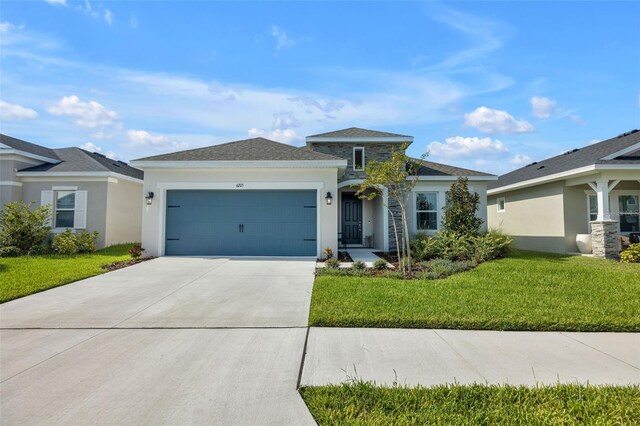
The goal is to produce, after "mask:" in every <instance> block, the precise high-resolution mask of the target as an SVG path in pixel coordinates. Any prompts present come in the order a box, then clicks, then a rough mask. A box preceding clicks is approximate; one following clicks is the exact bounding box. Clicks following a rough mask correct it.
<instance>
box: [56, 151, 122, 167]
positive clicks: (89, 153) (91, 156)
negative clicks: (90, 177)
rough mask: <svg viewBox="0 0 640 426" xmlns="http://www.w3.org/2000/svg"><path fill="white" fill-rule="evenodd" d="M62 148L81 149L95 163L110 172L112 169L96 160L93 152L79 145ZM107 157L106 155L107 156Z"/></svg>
mask: <svg viewBox="0 0 640 426" xmlns="http://www.w3.org/2000/svg"><path fill="white" fill-rule="evenodd" d="M60 149H74V150H78V151H80V152H81V153H82V154H84V155H86V156H87V157H89V158H90V159H91V161H93V162H94V163H96V164H97V165H98V166H100V168H101V169H104V170H106V171H108V172H110V171H111V170H109V168H108V167H107V166H105V165H104V164H102V163H101V162H99V161H98V160H96V159H95V158H94V157H93V154H94V153H93V152H89V151H87V150H86V149H83V148H80V147H77V146H71V147H67V148H60ZM105 158H106V157H105Z"/></svg>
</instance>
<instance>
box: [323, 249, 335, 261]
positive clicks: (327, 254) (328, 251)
mask: <svg viewBox="0 0 640 426" xmlns="http://www.w3.org/2000/svg"><path fill="white" fill-rule="evenodd" d="M323 252H324V255H325V257H326V258H327V259H333V249H332V248H331V247H325V249H324V250H323Z"/></svg>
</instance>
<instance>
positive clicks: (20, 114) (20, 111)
mask: <svg viewBox="0 0 640 426" xmlns="http://www.w3.org/2000/svg"><path fill="white" fill-rule="evenodd" d="M37 116H38V113H37V112H36V111H34V110H32V109H31V108H26V107H23V106H22V105H17V104H10V103H9V102H5V101H0V117H2V118H4V119H5V120H11V119H14V120H25V119H30V118H36V117H37Z"/></svg>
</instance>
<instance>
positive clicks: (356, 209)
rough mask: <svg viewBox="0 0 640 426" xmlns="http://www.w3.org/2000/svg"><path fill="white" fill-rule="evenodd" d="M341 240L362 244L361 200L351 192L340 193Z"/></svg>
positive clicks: (346, 242) (345, 242)
mask: <svg viewBox="0 0 640 426" xmlns="http://www.w3.org/2000/svg"><path fill="white" fill-rule="evenodd" d="M342 240H343V243H344V244H362V200H361V199H359V198H358V197H356V196H355V195H353V194H342Z"/></svg>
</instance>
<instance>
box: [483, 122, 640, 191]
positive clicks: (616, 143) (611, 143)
mask: <svg viewBox="0 0 640 426" xmlns="http://www.w3.org/2000/svg"><path fill="white" fill-rule="evenodd" d="M637 144H640V131H638V130H632V131H631V132H627V133H623V134H621V135H619V136H616V137H615V138H611V139H607V140H605V141H602V142H598V143H595V144H593V145H589V146H585V147H583V148H580V149H574V150H571V151H568V152H566V153H564V154H561V155H557V156H555V157H551V158H548V159H546V160H542V161H537V162H534V163H531V164H529V165H527V166H525V167H522V168H520V169H517V170H514V171H512V172H510V173H507V174H504V175H502V176H500V177H499V179H498V180H497V181H496V182H491V183H490V184H489V185H488V187H489V189H498V188H501V187H503V186H507V185H514V184H518V183H520V182H525V181H529V180H532V179H539V178H544V177H547V176H551V175H555V174H557V173H562V172H568V171H570V170H574V169H578V168H580V167H586V166H591V165H596V164H603V165H606V164H638V165H639V166H640V158H638V157H637V156H635V157H634V156H633V153H635V154H636V155H637V150H634V151H632V152H630V153H625V154H622V155H620V156H617V157H616V158H611V159H605V158H607V157H610V156H611V155H614V154H616V153H618V152H620V151H624V150H625V149H629V148H632V147H633V146H634V145H637Z"/></svg>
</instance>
